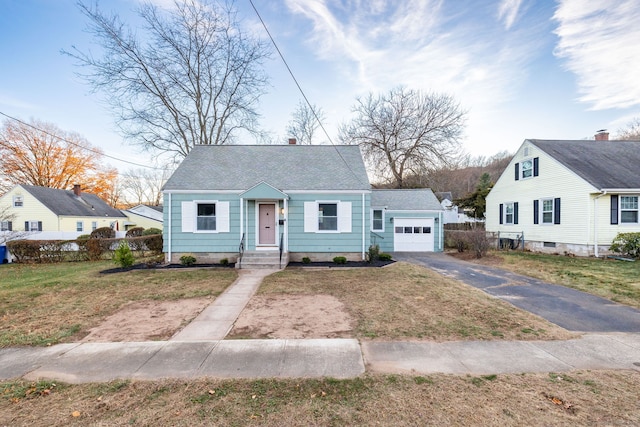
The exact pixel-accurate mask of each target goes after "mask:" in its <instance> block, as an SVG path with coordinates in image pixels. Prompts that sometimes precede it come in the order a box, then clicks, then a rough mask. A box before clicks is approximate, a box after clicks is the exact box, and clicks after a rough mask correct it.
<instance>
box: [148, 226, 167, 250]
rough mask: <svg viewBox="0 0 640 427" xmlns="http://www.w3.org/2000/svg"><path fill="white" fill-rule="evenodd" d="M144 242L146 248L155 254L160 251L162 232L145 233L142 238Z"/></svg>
mask: <svg viewBox="0 0 640 427" xmlns="http://www.w3.org/2000/svg"><path fill="white" fill-rule="evenodd" d="M156 230H157V229H156ZM145 231H146V230H145ZM144 244H145V246H146V247H147V249H149V250H150V251H152V252H153V253H155V254H160V253H162V244H163V240H162V234H150V235H147V236H146V238H145V240H144Z"/></svg>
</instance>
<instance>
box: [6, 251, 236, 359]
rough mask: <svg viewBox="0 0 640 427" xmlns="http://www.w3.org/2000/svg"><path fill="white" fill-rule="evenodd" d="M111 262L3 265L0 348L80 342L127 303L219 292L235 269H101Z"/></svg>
mask: <svg viewBox="0 0 640 427" xmlns="http://www.w3.org/2000/svg"><path fill="white" fill-rule="evenodd" d="M113 266H114V265H113V263H112V262H107V261H101V262H68V263H60V264H5V265H1V266H0V277H1V279H0V280H1V281H0V319H2V325H1V326H0V347H9V346H19V345H50V344H56V343H59V342H69V341H75V340H78V339H80V338H82V337H83V336H84V335H85V334H86V333H87V332H88V330H89V329H90V328H92V327H94V326H96V325H97V324H99V323H100V322H101V320H102V319H104V318H105V317H106V316H109V315H111V314H113V313H115V312H117V311H118V310H119V309H120V308H121V307H122V306H123V305H124V304H126V303H128V302H131V301H140V300H145V299H152V300H178V299H183V298H194V297H205V296H211V297H215V296H217V295H219V294H220V293H221V292H222V291H224V289H225V288H226V287H227V286H229V285H230V284H231V283H233V281H234V280H235V279H236V277H237V273H236V271H235V270H233V269H215V270H211V269H193V270H134V271H128V272H122V273H116V274H100V271H102V270H105V269H110V268H113Z"/></svg>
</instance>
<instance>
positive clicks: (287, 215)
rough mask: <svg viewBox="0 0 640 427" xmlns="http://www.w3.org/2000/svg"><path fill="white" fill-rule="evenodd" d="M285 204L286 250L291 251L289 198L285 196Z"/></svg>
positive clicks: (283, 204) (283, 203)
mask: <svg viewBox="0 0 640 427" xmlns="http://www.w3.org/2000/svg"><path fill="white" fill-rule="evenodd" d="M282 206H284V250H285V252H287V253H289V199H288V198H286V197H285V198H284V199H283V202H282Z"/></svg>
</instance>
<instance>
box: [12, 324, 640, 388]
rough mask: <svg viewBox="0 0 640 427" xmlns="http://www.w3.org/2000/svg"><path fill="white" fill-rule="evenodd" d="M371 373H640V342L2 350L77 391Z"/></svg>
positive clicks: (31, 373)
mask: <svg viewBox="0 0 640 427" xmlns="http://www.w3.org/2000/svg"><path fill="white" fill-rule="evenodd" d="M365 367H366V371H370V372H378V373H404V374H410V375H418V374H434V373H446V374H461V375H465V374H474V375H487V374H503V373H524V372H563V371H570V370H574V369H634V370H637V371H640V334H588V335H585V336H583V337H581V338H579V339H574V340H569V341H460V342H445V343H433V342H376V341H369V342H363V343H361V344H360V343H358V341H357V340H354V339H308V340H226V341H220V340H217V341H190V342H178V341H154V342H138V343H78V344H60V345H56V346H53V347H49V348H9V349H2V350H0V379H1V380H8V379H15V378H25V379H27V380H39V379H53V380H58V381H65V382H69V383H86V382H108V381H113V380H115V379H134V380H135V379H139V380H154V379H162V378H179V379H193V378H318V377H333V378H354V377H357V376H359V375H362V374H363V373H364V372H365Z"/></svg>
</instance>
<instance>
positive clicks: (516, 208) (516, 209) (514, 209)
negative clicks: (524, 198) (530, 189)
mask: <svg viewBox="0 0 640 427" xmlns="http://www.w3.org/2000/svg"><path fill="white" fill-rule="evenodd" d="M513 223H514V224H517V223H518V202H515V203H514V204H513Z"/></svg>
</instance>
